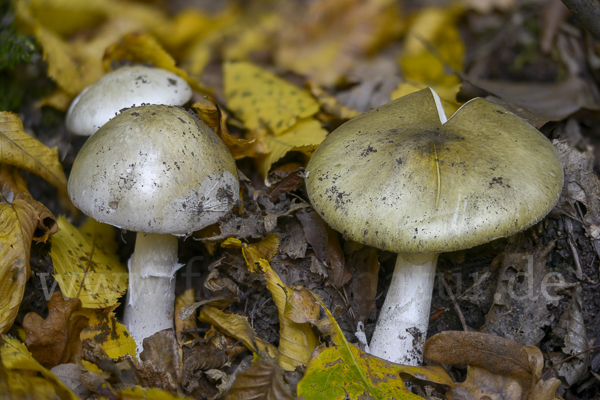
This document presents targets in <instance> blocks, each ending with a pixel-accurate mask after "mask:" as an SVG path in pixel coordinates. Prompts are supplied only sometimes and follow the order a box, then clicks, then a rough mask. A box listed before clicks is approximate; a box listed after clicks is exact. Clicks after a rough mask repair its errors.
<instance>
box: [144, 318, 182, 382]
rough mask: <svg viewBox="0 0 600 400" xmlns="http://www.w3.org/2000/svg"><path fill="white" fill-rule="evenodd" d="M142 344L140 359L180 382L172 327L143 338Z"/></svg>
mask: <svg viewBox="0 0 600 400" xmlns="http://www.w3.org/2000/svg"><path fill="white" fill-rule="evenodd" d="M143 346H144V350H143V351H142V352H141V353H140V360H141V361H142V362H143V363H144V364H148V363H150V364H152V365H153V366H154V367H155V368H156V369H157V370H159V371H163V372H167V373H168V374H169V375H171V379H172V380H173V382H181V368H180V365H181V360H180V354H179V346H178V344H177V341H176V340H175V334H174V332H173V330H172V329H165V330H162V331H160V332H156V333H155V334H153V335H152V336H150V337H147V338H145V339H144V343H143ZM163 389H167V388H165V387H163Z"/></svg>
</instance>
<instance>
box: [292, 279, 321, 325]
mask: <svg viewBox="0 0 600 400" xmlns="http://www.w3.org/2000/svg"><path fill="white" fill-rule="evenodd" d="M287 294H288V297H287V301H286V303H285V311H284V315H285V316H286V317H287V318H289V319H290V321H293V322H296V323H298V324H303V323H307V322H308V323H310V324H312V325H317V324H318V323H319V319H320V318H319V316H320V315H321V307H320V306H319V303H317V302H316V301H315V298H314V297H313V295H312V292H311V291H310V290H308V289H307V288H305V287H293V288H291V289H290V290H289V291H287Z"/></svg>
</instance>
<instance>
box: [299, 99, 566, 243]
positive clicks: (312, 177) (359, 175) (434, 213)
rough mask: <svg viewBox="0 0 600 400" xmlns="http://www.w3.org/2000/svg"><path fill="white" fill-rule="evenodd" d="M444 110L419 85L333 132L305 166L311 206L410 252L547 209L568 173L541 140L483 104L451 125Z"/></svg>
mask: <svg viewBox="0 0 600 400" xmlns="http://www.w3.org/2000/svg"><path fill="white" fill-rule="evenodd" d="M440 110H442V108H441V103H440V101H439V97H438V96H437V94H436V93H435V92H434V91H433V90H431V89H424V90H421V91H419V92H416V93H412V94H409V95H407V96H404V97H402V98H400V99H397V100H394V101H392V102H390V103H388V104H385V105H383V106H381V107H379V108H376V109H373V110H370V111H368V112H366V113H364V114H362V115H360V116H359V117H357V118H355V119H353V120H351V121H348V122H347V123H345V124H344V125H342V126H340V127H339V128H338V129H336V130H335V131H334V132H333V133H331V134H330V135H329V136H328V137H327V138H326V139H325V141H323V142H322V143H321V145H320V146H319V147H318V148H317V150H316V151H315V153H314V154H313V156H312V158H311V160H310V162H309V164H308V166H307V172H306V174H307V178H306V184H307V189H308V194H309V197H310V200H311V202H312V204H313V206H314V208H315V210H317V212H319V213H320V214H321V215H322V216H323V218H324V219H325V221H327V222H328V223H329V224H330V225H331V227H333V228H334V229H336V230H338V231H339V232H342V233H343V234H344V235H345V236H347V237H349V238H350V239H352V240H355V241H357V242H360V243H364V244H367V245H370V246H374V247H377V248H380V249H384V250H388V251H393V252H406V253H441V252H446V251H455V250H460V249H465V248H470V247H473V246H477V245H479V244H482V243H486V242H489V241H491V240H493V239H496V238H500V237H506V236H510V235H512V234H514V233H517V232H519V231H521V230H523V229H525V228H527V227H529V226H531V225H533V224H534V223H536V222H537V221H539V220H541V219H542V218H543V217H544V216H545V215H546V214H547V213H548V212H550V210H551V209H552V208H553V207H554V205H555V204H556V202H557V201H558V198H559V196H560V192H561V189H562V186H563V180H564V175H563V169H562V165H561V163H560V161H559V158H558V154H557V152H556V150H555V149H554V147H553V146H552V144H551V143H550V142H549V141H548V139H547V138H546V137H545V136H544V135H542V134H541V133H540V132H539V131H538V130H537V129H535V128H534V127H532V126H531V125H529V124H528V123H527V122H525V121H523V120H522V119H521V118H519V117H517V116H516V115H514V114H512V113H510V112H509V111H507V110H506V109H504V108H502V107H500V106H498V105H496V104H493V103H491V102H489V101H487V100H484V99H481V98H478V99H474V100H472V101H470V102H468V103H466V104H465V105H463V106H462V107H461V108H460V109H459V110H458V111H457V112H456V113H455V114H454V115H453V116H452V117H450V119H448V120H447V121H446V117H445V115H444V114H443V111H440Z"/></svg>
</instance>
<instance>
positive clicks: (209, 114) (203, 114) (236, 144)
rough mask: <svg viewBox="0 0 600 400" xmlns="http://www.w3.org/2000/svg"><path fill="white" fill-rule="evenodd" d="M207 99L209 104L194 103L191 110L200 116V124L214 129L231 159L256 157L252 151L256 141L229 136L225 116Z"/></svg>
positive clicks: (217, 106) (256, 154)
mask: <svg viewBox="0 0 600 400" xmlns="http://www.w3.org/2000/svg"><path fill="white" fill-rule="evenodd" d="M207 99H208V100H209V101H210V103H194V104H192V109H193V110H194V111H195V112H196V114H198V115H199V116H200V119H202V122H204V123H205V124H206V125H208V126H210V127H211V128H214V129H215V132H216V133H217V135H219V137H220V138H221V140H223V143H225V146H227V148H228V149H229V151H230V152H231V155H232V156H233V158H234V159H236V160H239V159H241V158H244V157H256V156H258V155H259V154H258V153H256V151H255V149H254V142H256V139H250V140H247V139H241V138H238V137H236V136H233V135H232V134H230V133H229V130H228V129H227V115H226V114H225V112H223V110H221V108H220V107H219V105H218V104H217V103H216V102H215V101H214V100H213V99H212V98H211V97H207Z"/></svg>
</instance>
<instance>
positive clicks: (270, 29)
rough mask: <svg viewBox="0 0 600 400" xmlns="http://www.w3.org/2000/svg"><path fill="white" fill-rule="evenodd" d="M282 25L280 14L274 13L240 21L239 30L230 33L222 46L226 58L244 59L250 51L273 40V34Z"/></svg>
mask: <svg viewBox="0 0 600 400" xmlns="http://www.w3.org/2000/svg"><path fill="white" fill-rule="evenodd" d="M283 25H284V21H283V20H282V18H281V16H280V15H278V14H276V13H263V14H260V15H258V16H255V17H254V18H252V19H250V18H245V19H244V20H243V21H240V25H239V26H240V27H241V31H240V32H236V33H237V34H236V35H232V38H231V39H232V40H230V41H226V42H225V46H224V48H223V58H225V59H226V60H242V59H246V58H247V57H248V56H249V55H250V54H251V53H252V52H256V51H260V50H264V49H266V48H268V46H269V44H270V43H271V42H273V41H274V35H276V34H277V32H278V31H279V30H280V28H281V27H282V26H283Z"/></svg>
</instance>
